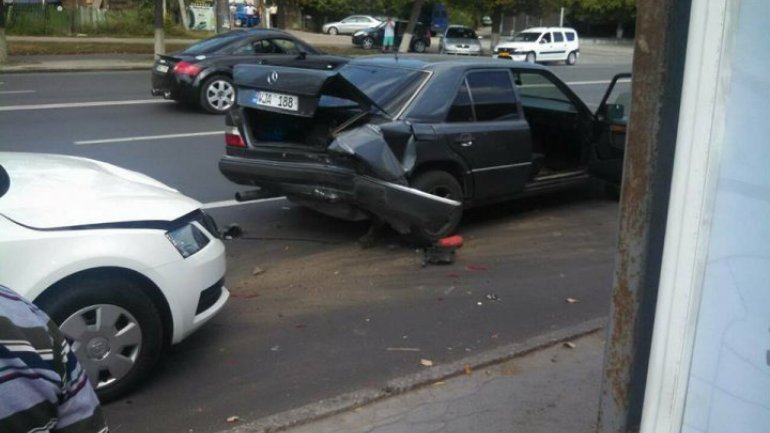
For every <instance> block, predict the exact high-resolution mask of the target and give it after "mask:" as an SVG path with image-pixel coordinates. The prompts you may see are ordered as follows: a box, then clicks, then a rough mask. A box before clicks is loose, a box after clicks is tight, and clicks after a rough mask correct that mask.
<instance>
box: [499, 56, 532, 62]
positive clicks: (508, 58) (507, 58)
mask: <svg viewBox="0 0 770 433" xmlns="http://www.w3.org/2000/svg"><path fill="white" fill-rule="evenodd" d="M492 57H494V58H496V59H505V60H513V61H516V62H523V61H525V60H527V55H526V54H509V55H508V56H500V55H498V54H494V55H492Z"/></svg>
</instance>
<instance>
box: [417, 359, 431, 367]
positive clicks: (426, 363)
mask: <svg viewBox="0 0 770 433" xmlns="http://www.w3.org/2000/svg"><path fill="white" fill-rule="evenodd" d="M420 365H422V366H423V367H433V361H431V360H430V359H421V360H420Z"/></svg>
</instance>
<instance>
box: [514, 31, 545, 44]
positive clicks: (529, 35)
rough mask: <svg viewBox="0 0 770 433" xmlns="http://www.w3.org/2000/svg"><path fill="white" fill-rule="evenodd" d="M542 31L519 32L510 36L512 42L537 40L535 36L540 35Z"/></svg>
mask: <svg viewBox="0 0 770 433" xmlns="http://www.w3.org/2000/svg"><path fill="white" fill-rule="evenodd" d="M541 34H542V33H539V32H521V33H519V34H518V35H516V36H514V37H513V38H511V41H513V42H537V38H539V37H540V35H541Z"/></svg>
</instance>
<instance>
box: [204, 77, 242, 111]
mask: <svg viewBox="0 0 770 433" xmlns="http://www.w3.org/2000/svg"><path fill="white" fill-rule="evenodd" d="M234 103H235V87H234V86H233V80H232V79H231V78H230V77H226V76H224V75H215V76H213V77H209V78H207V79H206V81H204V82H203V84H202V85H201V92H200V104H201V107H203V109H204V110H206V111H208V112H209V113H213V114H224V113H225V112H227V110H229V109H230V107H232V106H233V104H234Z"/></svg>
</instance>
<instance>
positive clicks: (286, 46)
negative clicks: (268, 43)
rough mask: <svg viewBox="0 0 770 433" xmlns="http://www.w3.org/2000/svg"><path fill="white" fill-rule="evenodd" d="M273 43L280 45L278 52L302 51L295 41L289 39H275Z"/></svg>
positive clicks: (294, 52) (292, 52) (291, 52)
mask: <svg viewBox="0 0 770 433" xmlns="http://www.w3.org/2000/svg"><path fill="white" fill-rule="evenodd" d="M273 44H274V45H275V46H276V47H278V50H279V51H277V52H279V53H283V54H299V52H300V51H302V50H301V49H300V47H299V46H297V44H296V43H295V42H294V41H292V40H289V39H273Z"/></svg>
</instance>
